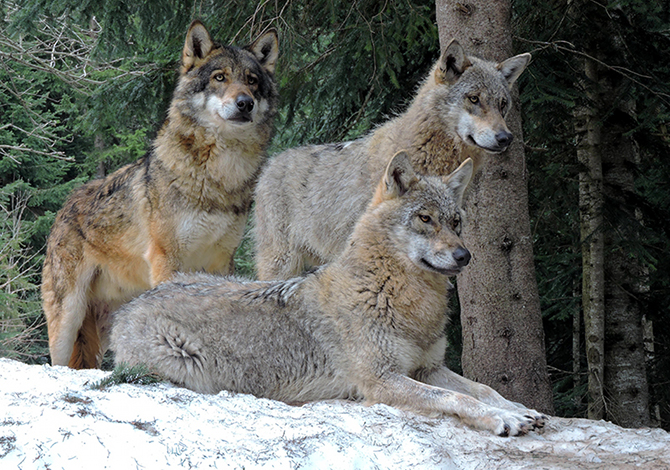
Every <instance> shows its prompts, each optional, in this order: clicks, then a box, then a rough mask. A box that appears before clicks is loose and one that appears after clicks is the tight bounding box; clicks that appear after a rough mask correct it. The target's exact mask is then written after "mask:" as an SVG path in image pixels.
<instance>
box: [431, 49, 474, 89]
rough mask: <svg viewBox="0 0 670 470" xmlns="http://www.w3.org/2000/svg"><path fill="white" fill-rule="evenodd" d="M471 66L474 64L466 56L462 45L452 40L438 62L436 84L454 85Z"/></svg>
mask: <svg viewBox="0 0 670 470" xmlns="http://www.w3.org/2000/svg"><path fill="white" fill-rule="evenodd" d="M471 65H472V63H471V62H470V61H469V60H468V58H467V57H466V56H465V51H464V50H463V48H462V47H461V45H460V44H459V43H458V41H457V40H455V39H452V41H451V42H450V43H449V45H448V46H447V48H446V49H445V50H444V52H443V53H442V56H441V57H440V60H439V61H438V62H437V69H436V70H435V82H437V84H438V85H449V84H451V83H454V82H455V81H456V80H458V77H460V76H461V74H463V72H465V69H467V68H468V67H470V66H471Z"/></svg>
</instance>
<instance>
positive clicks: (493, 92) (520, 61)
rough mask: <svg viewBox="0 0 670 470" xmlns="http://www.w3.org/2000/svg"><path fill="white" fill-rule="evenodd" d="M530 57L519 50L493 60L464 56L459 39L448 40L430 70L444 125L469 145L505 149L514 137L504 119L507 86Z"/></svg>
mask: <svg viewBox="0 0 670 470" xmlns="http://www.w3.org/2000/svg"><path fill="white" fill-rule="evenodd" d="M530 57H531V56H530V54H520V55H517V56H514V57H511V58H509V59H507V60H505V61H503V62H500V63H498V64H496V63H495V62H488V61H485V60H482V59H478V58H476V57H467V56H466V55H465V52H464V51H463V48H462V47H461V45H460V44H459V43H458V41H456V40H455V39H454V40H453V41H451V43H450V44H449V45H448V46H447V48H446V49H445V50H444V52H443V53H442V56H441V57H440V59H439V60H438V63H437V66H436V67H435V70H434V74H433V78H434V80H435V83H436V85H437V90H438V92H437V93H438V98H437V103H436V105H437V106H438V107H439V108H440V114H441V116H443V119H445V121H446V122H445V125H446V126H447V128H450V129H454V130H455V132H456V134H457V135H458V137H459V138H460V139H461V140H463V141H464V142H465V143H466V144H468V145H472V146H476V147H479V148H481V149H484V150H486V151H487V152H492V153H500V152H503V151H505V150H506V149H507V147H509V144H510V143H511V142H512V139H513V137H514V136H513V135H512V133H511V132H510V131H509V129H508V128H507V124H506V123H505V116H506V115H507V112H508V111H509V108H510V104H511V96H510V88H511V87H512V85H513V84H514V82H515V81H516V79H517V78H518V77H519V75H521V72H523V71H524V69H525V68H526V65H528V62H529V61H530Z"/></svg>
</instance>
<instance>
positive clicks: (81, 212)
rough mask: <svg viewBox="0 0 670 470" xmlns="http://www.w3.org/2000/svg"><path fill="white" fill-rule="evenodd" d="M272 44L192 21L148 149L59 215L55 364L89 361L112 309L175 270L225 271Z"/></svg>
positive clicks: (256, 164)
mask: <svg viewBox="0 0 670 470" xmlns="http://www.w3.org/2000/svg"><path fill="white" fill-rule="evenodd" d="M277 55H278V41H277V33H276V31H274V30H270V31H269V32H267V33H265V34H263V35H262V36H260V37H259V38H258V39H257V40H256V41H255V42H253V43H252V44H251V45H249V46H246V47H244V48H237V47H232V46H230V47H225V46H221V45H219V44H216V43H215V42H213V41H212V39H211V37H210V35H209V33H208V32H207V30H206V29H205V27H204V25H203V24H202V23H200V22H199V21H195V22H193V23H192V24H191V26H190V28H189V30H188V33H187V35H186V43H185V45H184V50H183V53H182V65H181V70H180V76H179V81H178V83H177V87H176V90H175V92H174V96H173V99H172V103H171V105H170V110H169V112H168V118H167V120H166V121H165V124H164V125H163V127H162V129H161V130H160V131H159V133H158V136H157V137H156V140H155V141H154V143H153V147H152V149H151V150H150V151H149V153H148V154H147V155H146V156H145V157H143V158H141V159H140V160H138V161H137V162H135V163H132V164H130V165H127V166H125V167H123V168H121V169H119V170H118V171H116V172H115V173H113V174H111V175H109V176H108V177H106V178H104V179H100V180H94V181H91V182H90V183H88V184H86V185H84V186H82V187H80V188H79V189H77V190H76V191H75V192H74V193H72V195H71V196H70V198H69V199H68V201H67V202H66V203H65V206H64V207H63V208H62V209H61V210H60V212H59V213H58V216H57V217H56V221H55V223H54V226H53V228H52V230H51V235H50V236H49V240H48V243H47V254H46V259H45V262H44V270H43V274H42V275H43V281H42V299H43V302H44V313H45V315H46V318H47V324H48V329H49V348H50V350H51V361H52V363H53V364H54V365H66V364H67V365H69V366H70V367H73V368H91V367H96V365H98V364H99V362H100V359H101V357H102V354H103V353H104V351H105V349H106V347H107V343H108V335H109V332H108V331H107V330H108V316H109V313H110V312H111V311H113V310H115V309H116V308H117V307H118V306H119V305H121V304H122V303H125V302H126V301H128V300H129V299H131V298H132V297H134V296H136V295H137V294H139V293H140V292H142V291H144V290H146V289H149V288H151V287H154V286H156V285H158V284H159V283H161V282H163V281H165V280H167V279H169V278H170V277H171V276H172V274H173V273H174V272H175V271H177V270H180V271H195V270H201V269H204V270H205V271H207V272H212V273H222V274H225V273H230V272H231V271H232V267H233V254H234V252H235V249H236V247H237V246H238V244H239V242H240V240H241V238H242V235H243V230H244V226H245V223H246V219H247V213H248V211H249V207H250V205H251V200H252V196H253V188H254V185H255V182H256V179H257V177H258V174H259V172H260V167H261V163H262V162H263V161H264V158H265V151H266V147H267V145H268V143H269V140H270V137H271V133H272V122H273V118H274V115H275V110H276V105H277V90H276V85H275V81H274V68H275V63H276V60H277Z"/></svg>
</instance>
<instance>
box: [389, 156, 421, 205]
mask: <svg viewBox="0 0 670 470" xmlns="http://www.w3.org/2000/svg"><path fill="white" fill-rule="evenodd" d="M417 181H419V177H418V176H417V174H416V172H415V171H414V168H413V167H412V163H411V162H410V160H409V156H408V155H407V153H406V152H405V151H403V150H401V151H400V152H398V153H396V154H395V155H394V156H393V158H392V159H391V161H390V162H389V164H388V166H387V167H386V173H384V183H383V185H384V189H385V195H386V196H387V197H400V196H402V195H403V194H405V193H406V192H407V191H408V190H409V189H410V188H411V187H412V186H413V185H414V184H416V182H417Z"/></svg>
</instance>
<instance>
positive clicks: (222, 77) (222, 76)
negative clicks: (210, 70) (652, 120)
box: [214, 73, 226, 82]
mask: <svg viewBox="0 0 670 470" xmlns="http://www.w3.org/2000/svg"><path fill="white" fill-rule="evenodd" d="M214 80H216V81H217V82H224V81H225V80H226V76H225V74H222V73H217V74H216V75H214Z"/></svg>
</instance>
